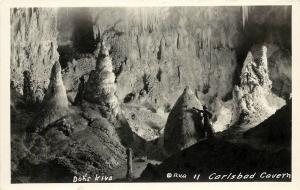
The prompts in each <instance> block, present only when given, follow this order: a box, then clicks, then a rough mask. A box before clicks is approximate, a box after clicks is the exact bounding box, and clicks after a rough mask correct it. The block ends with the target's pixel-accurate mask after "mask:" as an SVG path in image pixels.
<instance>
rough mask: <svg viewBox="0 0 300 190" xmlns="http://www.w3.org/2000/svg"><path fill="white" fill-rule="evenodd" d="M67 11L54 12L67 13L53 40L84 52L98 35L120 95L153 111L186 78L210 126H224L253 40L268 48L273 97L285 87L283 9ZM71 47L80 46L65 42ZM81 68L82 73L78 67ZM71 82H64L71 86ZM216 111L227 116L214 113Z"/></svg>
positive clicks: (170, 101) (173, 96) (169, 102)
mask: <svg viewBox="0 0 300 190" xmlns="http://www.w3.org/2000/svg"><path fill="white" fill-rule="evenodd" d="M68 11H69V12H68V13H69V14H66V13H65V12H64V10H63V9H61V10H60V11H59V17H60V18H62V23H64V19H66V18H68V19H70V20H71V22H69V23H68V25H67V27H64V25H61V26H60V27H59V30H60V31H61V32H62V33H63V35H61V36H59V38H60V41H61V44H63V42H73V43H76V44H78V43H82V44H83V45H85V46H89V47H90V48H91V49H92V51H90V53H91V54H92V53H96V52H97V51H98V50H99V48H97V46H96V45H95V44H96V42H98V41H99V39H103V40H104V41H105V43H106V44H107V45H108V46H109V47H110V56H111V58H112V66H113V72H114V73H115V75H116V85H117V89H116V95H117V96H118V99H119V101H120V102H124V103H129V102H131V101H132V100H133V101H134V102H135V103H136V104H138V105H144V104H149V105H151V107H153V108H154V109H155V110H159V109H160V110H165V109H166V108H167V107H172V106H173V105H174V103H175V102H176V100H177V99H178V97H179V96H180V94H181V92H182V90H183V89H184V88H185V86H186V85H188V86H190V87H191V89H192V91H194V92H195V94H196V96H197V97H198V98H199V99H200V100H201V102H203V103H205V104H208V105H211V110H212V112H213V113H214V115H215V117H214V118H213V121H214V122H216V125H214V126H216V130H217V131H222V130H225V129H226V128H227V127H228V125H232V123H233V122H235V120H236V116H235V115H236V113H235V111H236V110H235V109H234V108H233V107H234V105H235V103H234V102H232V101H231V100H232V91H233V90H234V86H235V85H237V84H238V83H239V77H240V74H241V70H242V67H243V62H244V60H245V57H246V55H247V52H248V51H249V50H250V48H251V47H252V46H253V44H260V43H266V44H267V47H268V50H269V51H268V54H267V57H268V59H269V60H270V64H268V69H269V74H270V76H269V77H270V79H271V80H272V82H273V86H272V89H271V90H272V92H274V93H275V94H276V95H278V96H280V97H285V96H286V95H289V93H290V92H291V88H290V87H291V80H290V79H291V77H290V76H291V75H290V73H289V71H290V67H291V59H290V53H289V52H290V46H289V45H288V44H289V40H290V39H289V37H288V35H285V34H286V33H288V32H289V28H290V25H289V11H288V9H286V8H282V7H281V8H280V7H271V8H270V7H269V8H267V7H255V8H254V7H253V8H251V9H250V8H249V11H248V13H247V19H246V20H245V19H242V16H243V18H244V14H242V13H244V12H242V11H241V8H240V7H193V8H190V7H189V8H184V7H164V8H153V9H152V8H151V9H150V8H116V9H107V8H91V9H75V8H74V9H68ZM78 15H84V18H81V17H79V16H78ZM258 15H259V16H258ZM278 15H283V16H278ZM106 18H111V19H106ZM81 21H82V22H81ZM242 22H243V23H244V24H243V23H242ZM242 24H243V25H242ZM81 25H82V26H84V27H86V28H87V29H85V28H81V27H80V26H81ZM88 28H90V29H92V30H90V29H88ZM268 28H273V29H274V30H272V31H269V30H267V29H268ZM72 33H73V35H72ZM74 35H75V37H76V41H75V40H74V38H73V37H74ZM88 36H90V37H88ZM77 37H78V38H77ZM81 38H82V39H85V38H88V41H89V42H86V43H84V41H82V42H78V41H80V39H81ZM90 38H93V39H94V42H93V40H91V39H90ZM73 49H75V50H78V51H80V49H81V48H79V49H78V48H76V46H73ZM95 50H96V51H95ZM78 61H79V62H81V63H82V62H84V61H83V59H78ZM282 61H283V62H284V63H285V64H281V62H282ZM70 70H71V69H70ZM79 70H80V69H79ZM82 73H86V71H85V69H84V70H83V71H82ZM79 77H80V76H79ZM79 77H77V80H73V81H78V78H79ZM283 78H284V79H283ZM66 80H68V79H67V78H66ZM76 85H77V83H76V84H75V83H74V84H73V86H75V88H73V87H72V88H73V89H77V88H76ZM71 93H72V92H70V95H71ZM224 114H226V115H227V116H228V117H226V118H227V119H226V118H222V117H223V116H224Z"/></svg>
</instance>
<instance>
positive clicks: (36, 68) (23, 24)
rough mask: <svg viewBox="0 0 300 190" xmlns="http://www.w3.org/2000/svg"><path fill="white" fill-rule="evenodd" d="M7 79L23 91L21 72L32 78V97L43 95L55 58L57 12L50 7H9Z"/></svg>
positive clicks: (20, 91) (56, 54) (19, 90)
mask: <svg viewBox="0 0 300 190" xmlns="http://www.w3.org/2000/svg"><path fill="white" fill-rule="evenodd" d="M10 16H11V39H13V40H12V41H11V68H12V69H11V73H10V74H11V81H13V82H14V85H15V88H16V89H17V91H18V92H19V93H21V94H22V93H23V92H22V89H23V72H24V71H28V72H29V73H30V75H31V80H32V81H33V84H34V85H33V86H32V91H33V93H32V95H33V96H34V97H32V98H31V99H33V100H35V99H36V98H37V97H35V96H39V94H40V93H41V95H42V96H43V95H44V92H45V90H46V89H47V86H48V84H49V76H50V71H51V68H52V65H53V64H54V62H55V61H57V60H58V57H59V55H58V52H57V50H56V49H57V35H58V31H57V28H56V24H57V11H56V9H53V8H29V9H23V8H13V9H11V14H10Z"/></svg>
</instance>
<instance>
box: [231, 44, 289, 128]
mask: <svg viewBox="0 0 300 190" xmlns="http://www.w3.org/2000/svg"><path fill="white" fill-rule="evenodd" d="M271 88H272V82H271V80H270V79H269V70H268V61H267V47H266V46H264V45H256V46H253V47H252V48H251V51H249V53H248V55H247V57H246V59H245V62H244V66H243V68H242V72H241V76H240V86H235V89H234V92H233V94H234V100H235V102H234V103H235V104H236V105H237V107H236V109H237V112H236V115H237V116H238V117H237V118H238V119H239V121H238V122H240V124H241V123H245V122H246V123H247V122H248V123H249V122H250V123H252V122H253V123H252V124H251V125H252V126H255V125H256V124H258V123H259V122H261V121H263V120H264V119H266V118H268V117H269V116H270V115H272V114H273V113H275V111H276V110H277V109H279V108H281V107H282V106H283V105H284V104H285V100H283V99H282V98H280V97H278V96H277V95H275V94H273V93H272V91H271Z"/></svg>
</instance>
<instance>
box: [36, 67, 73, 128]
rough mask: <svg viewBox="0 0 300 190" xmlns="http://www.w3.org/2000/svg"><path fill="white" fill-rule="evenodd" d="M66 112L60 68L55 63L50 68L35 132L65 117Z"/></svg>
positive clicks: (66, 105) (66, 100)
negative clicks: (47, 84) (48, 82)
mask: <svg viewBox="0 0 300 190" xmlns="http://www.w3.org/2000/svg"><path fill="white" fill-rule="evenodd" d="M68 111H69V109H68V98H67V93H66V89H65V86H64V84H63V80H62V76H61V66H60V64H59V63H58V62H56V63H55V64H54V65H53V67H52V70H51V76H50V84H49V86H48V89H47V92H46V94H45V96H44V99H43V102H42V107H41V111H40V113H39V115H38V117H37V119H36V122H35V126H37V131H38V132H39V131H42V130H43V129H45V128H46V127H47V126H48V125H49V124H51V123H53V122H55V121H57V120H58V119H60V118H62V117H63V116H65V115H67V114H68Z"/></svg>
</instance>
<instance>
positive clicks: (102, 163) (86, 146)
mask: <svg viewBox="0 0 300 190" xmlns="http://www.w3.org/2000/svg"><path fill="white" fill-rule="evenodd" d="M17 117H22V116H21V115H19V116H17ZM65 120H66V122H67V123H68V124H69V125H71V126H74V131H73V132H72V133H71V134H69V135H66V134H65V133H64V132H63V131H61V126H60V124H59V123H56V124H52V125H51V128H49V129H48V130H47V131H45V132H44V133H43V135H37V134H34V135H26V136H13V138H12V151H13V152H16V154H15V153H14V154H12V182H13V183H20V182H22V183H28V182H31V183H34V182H68V183H71V182H72V181H73V177H74V176H83V175H85V174H87V175H89V176H95V175H96V174H98V175H100V174H102V173H105V174H107V175H109V173H110V172H111V170H113V169H114V168H116V167H118V166H120V165H122V164H124V163H125V161H126V160H125V157H126V156H125V155H126V152H125V147H124V146H123V145H122V144H121V142H120V138H119V136H118V134H117V132H116V130H115V127H114V126H113V125H112V124H110V122H108V121H107V120H106V119H105V118H101V117H98V118H97V119H95V120H94V121H93V122H92V123H90V124H89V122H88V121H87V120H86V119H85V118H83V117H82V116H81V115H80V113H78V112H76V111H75V113H74V114H70V115H69V116H68V117H66V118H65ZM41 171H42V172H41ZM91 182H95V181H91Z"/></svg>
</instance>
